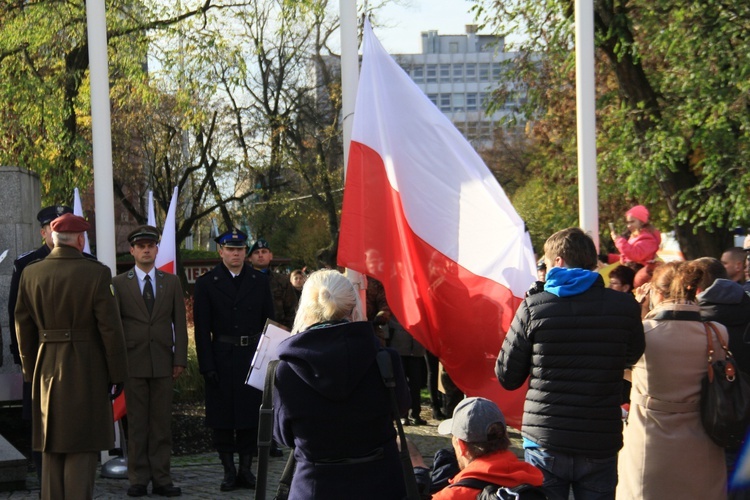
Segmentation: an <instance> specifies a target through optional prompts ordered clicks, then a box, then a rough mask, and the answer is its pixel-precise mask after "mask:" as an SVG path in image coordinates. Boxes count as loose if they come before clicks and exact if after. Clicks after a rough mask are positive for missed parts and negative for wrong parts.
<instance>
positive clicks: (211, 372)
mask: <svg viewBox="0 0 750 500" xmlns="http://www.w3.org/2000/svg"><path fill="white" fill-rule="evenodd" d="M215 241H216V242H217V243H218V244H219V245H221V246H222V248H243V249H246V248H247V243H246V242H247V235H246V234H245V233H243V232H242V231H239V230H236V229H235V230H232V231H227V232H225V233H223V234H221V235H220V236H218V237H217V238H216V239H215ZM243 261H244V255H243ZM273 317H274V314H273V299H272V296H271V289H270V287H269V282H268V278H267V276H266V275H265V274H263V273H261V272H259V271H256V270H254V269H253V268H252V267H251V266H250V265H248V264H247V263H244V262H243V264H242V268H241V271H240V273H239V274H238V275H237V276H233V275H232V273H231V272H230V271H229V269H228V268H227V267H226V266H225V265H224V263H223V262H222V263H220V264H219V265H218V266H216V267H215V268H213V269H212V270H210V271H208V272H207V273H205V274H204V275H203V276H201V277H200V278H198V279H197V280H196V282H195V300H194V305H193V321H194V324H195V347H196V351H197V354H198V363H199V366H200V371H201V373H202V374H203V375H204V377H205V380H206V421H205V422H206V425H207V426H208V427H210V428H211V429H213V439H214V446H215V447H216V449H217V451H218V452H219V457H220V459H221V462H222V465H223V466H224V481H223V482H222V487H221V489H222V490H224V491H228V490H231V489H234V487H235V479H236V486H241V487H254V486H255V477H254V476H253V474H252V472H251V470H250V465H251V463H252V456H253V453H255V452H256V450H257V433H258V429H257V428H258V408H259V407H260V404H261V398H262V392H261V391H259V390H257V389H255V388H253V387H251V386H249V385H246V384H245V379H246V377H247V373H248V370H249V369H250V363H251V361H252V359H253V355H254V354H255V348H256V347H257V344H258V340H259V337H260V334H261V333H262V331H263V328H264V326H265V322H266V318H272V319H273ZM234 453H238V454H239V458H240V470H239V473H237V472H236V471H235V466H234Z"/></svg>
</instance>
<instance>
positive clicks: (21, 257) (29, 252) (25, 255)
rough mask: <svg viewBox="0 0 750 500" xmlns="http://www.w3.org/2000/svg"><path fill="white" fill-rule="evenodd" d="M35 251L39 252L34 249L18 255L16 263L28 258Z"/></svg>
mask: <svg viewBox="0 0 750 500" xmlns="http://www.w3.org/2000/svg"><path fill="white" fill-rule="evenodd" d="M37 250H39V249H38V248H35V249H34V250H29V251H28V252H24V253H22V254H21V255H19V256H18V257H16V262H18V261H19V260H21V259H23V258H24V257H28V256H29V255H31V254H32V253H34V252H36V251H37Z"/></svg>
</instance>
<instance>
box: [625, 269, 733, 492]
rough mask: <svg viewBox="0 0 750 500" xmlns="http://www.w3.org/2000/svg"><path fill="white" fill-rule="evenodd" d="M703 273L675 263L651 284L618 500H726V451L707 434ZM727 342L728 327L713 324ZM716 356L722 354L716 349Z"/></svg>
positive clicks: (657, 273)
mask: <svg viewBox="0 0 750 500" xmlns="http://www.w3.org/2000/svg"><path fill="white" fill-rule="evenodd" d="M702 277H703V270H702V269H701V267H700V266H699V265H698V264H696V263H695V262H685V263H677V262H670V263H668V264H664V265H661V266H659V267H657V268H656V270H655V271H654V276H653V279H652V281H651V283H649V284H647V287H648V288H649V291H648V293H649V295H650V301H651V305H652V306H653V309H652V310H651V311H650V312H649V313H648V314H647V315H646V317H645V319H644V320H643V329H644V331H645V334H646V350H645V352H644V353H643V356H642V357H641V359H640V360H638V362H637V363H636V364H635V365H634V366H633V371H632V383H633V387H632V389H631V392H630V414H629V415H628V421H627V425H626V426H625V431H624V445H623V448H622V450H621V451H620V454H619V457H618V476H619V482H618V484H617V499H618V500H636V499H637V500H649V499H653V500H657V499H658V500H661V499H665V498H675V499H677V498H700V499H705V500H711V499H715V500H719V499H725V498H726V466H725V464H724V450H723V448H720V447H719V446H717V445H715V444H714V443H713V441H711V439H710V438H709V437H708V435H707V434H706V432H705V431H704V430H703V426H702V424H701V420H700V411H699V406H698V405H699V401H700V390H701V380H702V379H703V376H704V375H705V374H706V371H707V360H706V343H707V339H706V330H705V328H704V325H703V323H702V322H701V317H700V309H699V307H698V305H697V304H696V302H695V296H696V291H697V287H698V284H699V283H700V281H701V278H702ZM715 325H716V326H717V328H718V329H719V332H720V334H721V335H722V337H723V340H724V342H726V341H727V331H726V328H724V326H722V325H720V324H717V323H715ZM714 350H715V354H714V355H715V357H716V358H718V359H721V358H723V356H724V351H723V350H722V348H721V347H720V346H719V345H718V343H716V342H714Z"/></svg>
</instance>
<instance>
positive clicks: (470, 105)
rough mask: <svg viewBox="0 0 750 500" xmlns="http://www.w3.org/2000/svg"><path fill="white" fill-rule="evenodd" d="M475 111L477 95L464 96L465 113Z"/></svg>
mask: <svg viewBox="0 0 750 500" xmlns="http://www.w3.org/2000/svg"><path fill="white" fill-rule="evenodd" d="M476 110H477V95H476V94H474V93H472V94H466V111H476Z"/></svg>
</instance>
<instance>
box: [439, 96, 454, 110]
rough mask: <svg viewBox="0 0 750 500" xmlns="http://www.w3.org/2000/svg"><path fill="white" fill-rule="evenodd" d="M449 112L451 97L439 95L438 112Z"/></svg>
mask: <svg viewBox="0 0 750 500" xmlns="http://www.w3.org/2000/svg"><path fill="white" fill-rule="evenodd" d="M450 110H451V95H450V94H440V111H443V112H449V111H450Z"/></svg>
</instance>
